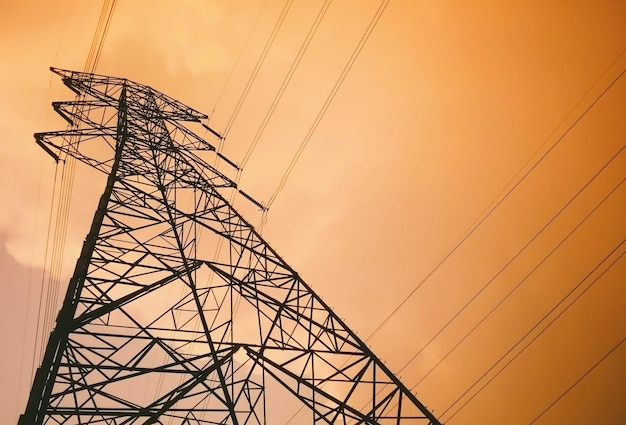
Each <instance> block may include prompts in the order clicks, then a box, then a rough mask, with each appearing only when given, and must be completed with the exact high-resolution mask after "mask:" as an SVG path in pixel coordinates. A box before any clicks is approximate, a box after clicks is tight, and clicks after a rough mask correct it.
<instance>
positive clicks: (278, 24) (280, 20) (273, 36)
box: [223, 0, 293, 138]
mask: <svg viewBox="0 0 626 425" xmlns="http://www.w3.org/2000/svg"><path fill="white" fill-rule="evenodd" d="M292 3H293V0H287V1H286V2H285V5H284V6H283V9H282V11H281V13H280V15H279V17H278V20H277V21H276V24H275V25H274V28H273V29H272V32H271V33H270V37H269V38H268V39H267V42H266V43H265V47H264V48H263V51H262V52H261V56H260V57H259V59H258V60H257V63H256V65H255V66H254V69H253V71H252V74H250V77H249V78H248V82H247V83H246V86H245V88H244V90H243V92H242V93H241V96H240V97H239V100H238V101H237V104H236V105H235V109H234V110H233V112H232V114H231V116H230V118H229V119H228V122H227V123H226V128H225V130H224V136H223V137H224V138H226V136H227V135H228V133H229V132H230V129H231V127H232V125H233V123H234V122H235V120H236V119H237V116H238V115H239V111H240V110H241V107H242V106H243V103H244V102H245V100H246V98H247V97H248V93H249V92H250V89H251V88H252V85H253V84H254V81H255V80H256V77H257V75H258V73H259V70H260V69H261V66H262V65H263V62H265V58H266V57H267V54H268V52H269V50H270V48H271V47H272V45H273V44H274V40H275V39H276V36H277V34H278V32H279V30H280V28H281V26H282V24H283V22H284V21H285V17H286V16H287V13H288V12H289V9H290V8H291V5H292Z"/></svg>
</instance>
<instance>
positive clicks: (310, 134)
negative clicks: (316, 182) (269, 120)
mask: <svg viewBox="0 0 626 425" xmlns="http://www.w3.org/2000/svg"><path fill="white" fill-rule="evenodd" d="M388 3H389V0H383V1H382V2H381V3H380V5H379V6H378V9H377V10H376V13H375V14H374V17H373V18H372V20H371V21H370V23H369V25H368V26H367V28H366V29H365V32H364V33H363V35H362V37H361V39H360V40H359V43H358V44H357V46H356V47H355V49H354V51H353V52H352V54H351V56H350V58H349V59H348V62H347V63H346V65H345V66H344V68H343V70H342V71H341V74H340V75H339V78H338V79H337V81H336V82H335V85H334V86H333V88H332V90H331V91H330V93H329V95H328V97H327V98H326V101H325V102H324V104H323V106H322V108H321V109H320V110H319V112H318V114H317V116H316V117H315V120H314V121H313V123H312V124H311V127H309V130H308V131H307V133H306V135H305V136H304V139H303V140H302V142H300V145H299V146H298V150H297V151H296V153H295V154H294V156H293V158H292V159H291V161H290V162H289V165H288V166H287V169H286V170H285V172H284V174H283V175H282V177H281V179H280V182H279V183H278V187H277V188H276V190H275V191H274V193H273V194H272V196H271V197H270V199H269V201H268V203H267V207H266V209H265V211H264V212H263V214H264V215H265V216H267V212H268V210H269V209H270V207H271V206H272V205H273V203H274V202H275V201H276V197H277V196H278V195H279V194H280V192H281V191H282V190H283V188H284V187H285V184H286V183H287V180H288V179H289V176H290V175H291V172H292V171H293V169H294V167H295V166H296V164H297V163H298V160H299V159H300V157H301V156H302V153H303V152H304V149H305V148H306V147H307V145H308V143H309V141H310V140H311V138H312V137H313V134H314V133H315V130H316V129H317V127H318V125H319V123H320V122H321V121H322V119H323V118H324V115H326V112H327V111H328V108H329V106H330V104H331V103H332V101H333V100H334V98H335V96H336V95H337V92H338V91H339V89H340V88H341V86H342V84H343V82H344V80H345V79H346V76H347V75H348V73H349V72H350V70H351V69H352V66H353V65H354V62H355V61H356V59H357V58H358V56H359V54H360V53H361V50H362V49H363V46H364V45H365V43H366V42H367V40H368V39H369V37H370V35H371V34H372V31H373V30H374V28H376V25H377V24H378V21H379V19H380V17H381V16H382V14H383V12H384V11H385V9H386V7H387V4H388Z"/></svg>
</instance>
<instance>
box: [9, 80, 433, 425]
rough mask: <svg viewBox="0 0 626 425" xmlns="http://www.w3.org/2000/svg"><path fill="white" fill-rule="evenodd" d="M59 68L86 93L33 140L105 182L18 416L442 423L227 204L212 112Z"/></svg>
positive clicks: (116, 421)
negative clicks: (203, 133)
mask: <svg viewBox="0 0 626 425" xmlns="http://www.w3.org/2000/svg"><path fill="white" fill-rule="evenodd" d="M53 72H55V73H56V74H58V75H60V76H61V78H62V80H63V83H64V84H65V85H67V86H68V87H69V88H70V89H72V90H73V91H74V92H75V93H76V94H77V95H78V98H77V100H75V101H69V102H55V103H54V104H53V107H54V109H55V110H56V111H57V112H58V113H59V114H60V115H61V116H63V117H64V118H65V119H66V120H67V121H68V122H69V123H70V127H69V129H68V130H65V131H58V132H48V133H38V134H36V135H35V138H36V141H37V143H38V144H40V145H41V146H42V147H43V148H44V149H45V150H46V151H47V152H48V153H49V154H50V155H52V156H53V157H55V158H56V159H59V158H63V157H67V156H71V157H74V158H76V159H78V160H79V161H81V162H84V163H86V164H88V165H90V166H91V167H93V168H95V169H97V170H99V171H101V172H103V173H105V174H106V175H107V176H108V177H107V183H106V187H105V190H104V192H103V194H102V197H101V198H100V202H99V205H98V208H97V211H96V214H95V216H94V219H93V222H92V226H91V230H90V232H89V234H88V236H87V238H86V240H85V242H84V245H83V249H82V251H81V254H80V257H79V259H78V262H77V264H76V268H75V271H74V275H73V277H72V279H71V281H70V284H69V288H68V292H67V295H66V298H65V301H64V304H63V306H62V308H61V311H60V312H59V315H58V319H57V322H56V327H55V329H54V330H53V332H52V334H51V336H50V339H49V342H48V345H47V348H46V351H45V355H44V358H43V361H42V365H41V367H40V368H39V369H38V371H37V373H36V376H35V381H34V383H33V387H32V390H31V395H30V398H29V401H28V404H27V407H26V411H25V413H24V414H23V415H22V416H21V418H20V422H19V424H20V425H31V424H38V425H39V424H103V425H104V424H107V425H122V424H164V425H165V424H168V425H169V424H172V425H178V424H180V425H184V424H189V425H192V424H194V425H195V424H238V425H248V424H250V425H253V424H262V425H265V424H270V423H271V424H286V423H327V424H361V423H365V424H388V425H392V424H416V425H418V424H420V425H421V424H423V425H426V424H439V422H438V421H437V419H436V418H435V417H434V416H433V415H432V414H431V413H430V412H429V411H428V410H427V409H426V408H425V407H424V406H423V405H422V404H421V403H420V402H419V401H418V399H417V398H416V397H415V395H414V394H412V393H411V391H409V390H408V389H407V388H406V387H405V386H404V385H403V384H402V383H401V382H400V381H399V380H398V379H397V378H396V377H395V376H394V375H393V374H392V373H391V372H390V371H389V369H388V368H387V367H386V366H385V365H384V364H383V363H382V362H381V361H380V360H379V359H378V358H377V357H376V356H375V355H374V354H373V353H372V352H371V351H370V349H369V348H368V347H367V346H366V345H365V343H364V342H363V341H361V340H360V339H359V338H358V337H357V336H356V335H355V333H354V332H353V331H351V330H350V329H349V328H348V327H347V326H346V325H345V323H344V322H343V321H342V320H341V319H340V318H339V317H338V316H337V315H336V314H335V313H334V312H333V311H332V310H331V309H330V308H329V307H328V306H327V305H326V304H325V303H324V301H322V300H321V299H320V297H319V296H317V295H316V294H315V293H314V292H313V291H312V290H311V288H310V287H309V286H308V285H307V284H306V283H305V282H304V281H303V280H302V279H301V278H300V277H299V276H298V274H297V273H296V272H295V271H294V270H293V269H292V268H290V267H289V266H288V265H287V263H285V261H283V259H282V258H281V257H280V256H279V255H278V254H277V253H276V252H275V251H274V250H273V249H272V248H271V247H270V246H269V245H268V244H267V243H266V242H265V241H264V240H263V239H262V238H261V236H260V235H259V234H258V233H257V232H256V231H255V230H254V228H253V227H252V226H251V225H250V224H248V222H246V221H245V220H244V219H243V217H241V215H240V214H239V213H238V212H237V211H235V210H234V209H233V207H232V206H231V205H230V204H229V202H228V201H227V200H226V197H225V195H224V194H223V192H225V191H228V190H235V189H236V185H235V183H234V182H233V181H232V180H230V179H229V178H228V177H226V176H225V175H223V174H222V173H220V172H219V171H217V170H216V169H215V168H214V167H212V166H211V165H209V164H208V162H207V161H206V160H204V159H202V155H204V154H201V151H212V150H214V148H213V146H212V145H211V144H210V143H208V142H207V141H205V140H204V139H203V138H202V137H200V136H198V135H196V134H195V133H193V132H192V131H191V130H189V129H188V126H191V125H192V124H193V123H194V122H195V123H200V121H201V120H203V119H206V118H207V116H206V115H204V114H202V113H200V112H197V111H195V110H194V109H192V108H189V107H187V106H185V105H183V104H182V103H180V102H178V101H176V100H174V99H172V98H170V97H168V96H166V95H164V94H162V93H159V92H157V91H155V90H153V89H152V88H150V87H147V86H144V85H141V84H137V83H134V82H132V81H128V80H125V79H120V78H112V77H106V76H100V75H94V74H86V73H81V72H73V71H65V70H59V69H53ZM218 245H222V246H223V248H224V249H222V250H221V251H220V252H221V254H220V255H217V256H215V254H214V253H215V252H216V249H215V247H216V246H218Z"/></svg>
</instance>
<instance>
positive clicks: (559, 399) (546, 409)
mask: <svg viewBox="0 0 626 425" xmlns="http://www.w3.org/2000/svg"><path fill="white" fill-rule="evenodd" d="M624 341H626V339H624V338H622V340H621V341H620V342H618V343H617V345H615V346H614V347H613V348H611V349H610V350H609V352H608V353H606V354H605V355H604V356H602V358H601V359H600V360H598V361H597V362H596V363H595V364H594V365H593V366H591V367H590V368H589V369H588V370H587V371H586V372H585V373H583V374H582V376H581V377H580V378H578V379H577V380H576V382H574V383H573V384H572V385H571V386H570V387H569V388H568V389H566V390H565V391H563V393H561V395H560V396H558V397H557V398H556V400H554V401H553V402H552V403H551V404H550V405H549V406H548V407H546V408H545V410H544V411H543V412H541V413H540V414H539V416H537V417H536V418H535V419H533V421H532V422H531V423H530V424H529V425H532V424H534V423H535V422H537V421H538V420H539V418H541V417H542V416H543V415H544V414H546V412H548V411H549V410H550V409H552V407H554V405H555V404H557V403H558V402H559V401H561V399H562V398H563V397H565V396H566V395H567V393H569V392H570V391H571V390H572V389H573V388H574V387H575V386H576V385H578V384H579V383H580V382H581V381H582V380H583V379H585V378H586V377H587V375H589V374H590V373H591V372H593V371H594V369H595V368H596V367H598V366H600V365H601V364H602V363H603V362H604V361H605V360H606V359H607V358H608V357H609V356H610V355H611V354H613V353H614V352H615V351H616V350H617V349H618V348H619V347H620V346H621V345H622V344H623V343H624Z"/></svg>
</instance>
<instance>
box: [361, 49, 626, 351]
mask: <svg viewBox="0 0 626 425" xmlns="http://www.w3.org/2000/svg"><path fill="white" fill-rule="evenodd" d="M623 53H624V51H622V53H621V54H620V56H621V55H622V54H623ZM607 70H608V69H607ZM625 72H626V70H624V71H622V72H621V73H620V74H619V75H618V76H617V77H616V78H615V79H614V80H613V81H612V82H611V83H610V84H609V86H608V87H607V88H606V89H604V90H603V91H602V93H600V95H599V96H598V97H596V98H595V99H594V101H593V102H592V103H591V104H590V105H589V106H588V107H587V108H586V109H585V110H584V111H583V113H582V114H581V115H579V116H578V117H577V118H576V120H575V121H574V122H573V123H572V124H571V125H570V126H569V127H568V128H567V129H566V130H565V132H564V133H563V134H562V135H561V136H560V137H559V138H558V139H556V141H555V142H554V143H553V144H552V145H551V146H550V147H549V148H548V149H547V150H546V151H545V152H544V153H543V154H542V155H541V157H540V158H539V159H538V160H537V161H536V162H535V163H534V164H533V165H532V166H531V167H530V168H529V169H528V170H527V171H526V172H525V173H524V174H523V175H522V177H521V178H520V179H519V180H518V181H517V182H516V183H515V184H514V185H513V186H512V187H511V188H510V189H509V190H508V191H507V192H506V193H505V195H504V196H503V197H502V198H500V199H499V200H498V201H497V202H496V203H495V205H493V206H492V207H490V208H489V211H488V212H487V214H486V215H484V216H483V217H482V218H481V219H480V220H478V222H477V223H475V224H473V225H472V226H470V230H469V231H468V232H467V233H465V235H464V236H463V237H462V238H461V239H460V240H459V241H458V242H457V243H456V244H455V245H454V246H453V247H452V249H451V250H450V251H448V253H447V254H446V255H445V256H444V257H443V258H442V259H441V260H439V262H438V263H437V264H436V265H435V267H434V268H433V269H431V271H430V272H428V273H427V274H426V276H425V277H424V278H422V280H421V281H420V282H419V283H418V284H417V285H416V286H415V287H414V288H413V289H412V290H411V292H409V293H408V294H407V295H406V296H405V297H404V299H403V300H402V301H401V302H400V303H399V304H398V305H397V306H396V307H395V308H394V309H393V310H392V311H391V313H389V314H388V315H387V316H386V317H385V319H383V321H382V322H381V323H380V324H379V325H378V326H377V327H376V328H375V329H374V331H372V333H371V334H370V335H369V336H368V337H367V338H366V339H365V342H367V341H369V340H371V339H372V337H373V336H374V335H376V334H377V333H378V332H379V331H380V329H381V328H382V327H383V326H384V325H385V324H386V323H387V322H389V320H390V319H391V318H392V317H393V316H394V315H395V314H396V313H397V312H398V310H400V308H402V306H404V304H406V302H407V301H408V300H409V299H410V298H411V297H412V296H413V294H415V292H417V290H418V289H419V288H420V287H421V286H422V285H423V284H424V283H425V282H426V281H427V280H428V279H429V278H430V277H431V276H432V275H433V274H434V273H435V272H436V271H437V270H439V268H441V266H442V265H443V264H444V263H445V262H446V261H447V260H448V259H449V258H450V257H451V256H452V254H454V253H455V252H456V251H457V249H458V248H459V247H460V246H461V245H463V243H464V242H465V241H466V240H467V239H469V237H470V236H471V235H472V234H473V233H474V232H475V231H476V229H478V228H479V227H480V226H481V225H482V224H483V223H484V222H485V221H486V220H487V218H489V217H490V216H491V214H492V213H493V212H494V211H495V210H496V209H497V208H498V207H499V206H500V205H501V204H502V203H503V202H504V201H505V200H506V199H507V198H508V197H509V196H510V195H511V193H512V192H513V191H514V190H515V189H516V188H517V187H518V186H519V185H520V184H521V183H522V182H523V181H524V180H525V179H526V177H528V175H529V174H530V173H532V172H533V171H534V170H535V168H537V166H538V165H539V164H540V163H541V162H542V161H543V160H544V159H545V158H546V157H547V156H548V155H549V154H550V152H552V151H553V150H554V149H555V148H556V147H557V146H558V145H559V144H560V143H561V141H562V140H563V139H564V138H565V136H567V135H568V134H569V132H570V131H571V130H572V129H573V128H574V127H575V126H576V125H577V124H578V123H579V122H580V120H581V119H582V118H583V117H585V116H586V115H587V113H588V112H589V111H590V110H591V108H593V106H595V104H596V103H598V101H599V100H600V99H602V97H603V96H604V95H605V94H606V93H607V92H608V91H609V90H610V89H611V88H612V87H613V86H614V85H615V83H617V81H618V80H619V79H620V78H621V77H622V76H623V75H624V73H625ZM605 73H606V71H605ZM603 75H604V74H603ZM600 78H601V77H600ZM581 100H582V99H581ZM579 103H580V102H579ZM577 105H578V104H577ZM550 137H551V136H550ZM548 139H549V138H548ZM505 187H506V186H505Z"/></svg>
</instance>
